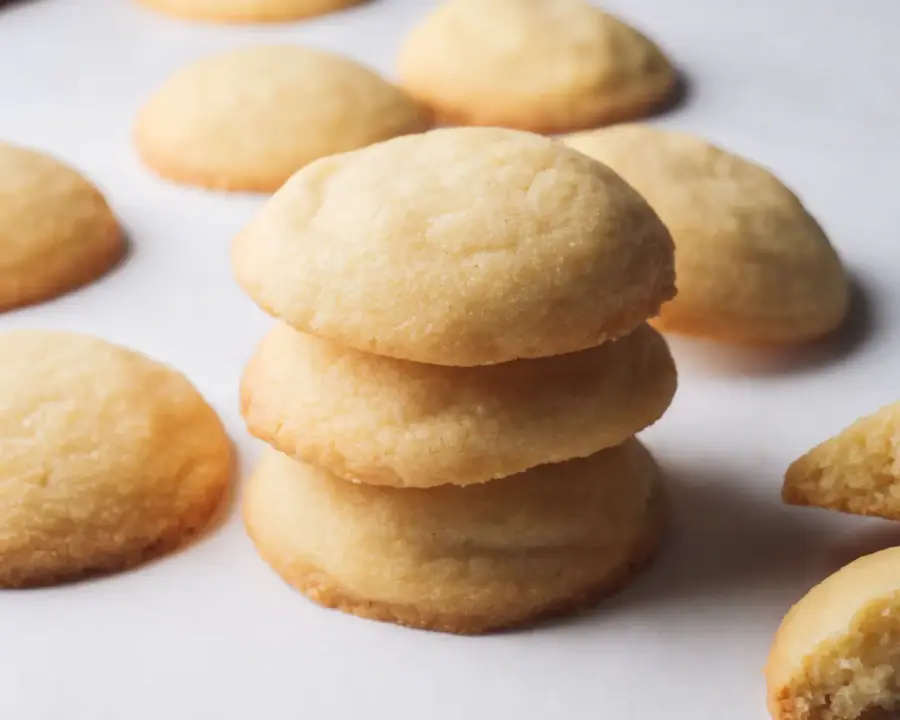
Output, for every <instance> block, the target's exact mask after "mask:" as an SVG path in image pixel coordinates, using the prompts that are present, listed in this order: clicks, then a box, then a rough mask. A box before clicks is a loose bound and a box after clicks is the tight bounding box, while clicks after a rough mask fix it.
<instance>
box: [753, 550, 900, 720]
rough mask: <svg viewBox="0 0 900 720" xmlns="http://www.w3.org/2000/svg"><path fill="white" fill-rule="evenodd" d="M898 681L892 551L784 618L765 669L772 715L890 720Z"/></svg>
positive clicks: (834, 581)
mask: <svg viewBox="0 0 900 720" xmlns="http://www.w3.org/2000/svg"><path fill="white" fill-rule="evenodd" d="M898 675H900V548H890V549H888V550H882V551H881V552H877V553H874V554H872V555H867V556H865V557H862V558H860V559H859V560H856V561H854V562H852V563H850V564H849V565H847V566H846V567H844V568H842V569H840V570H838V571H837V572H836V573H834V574H833V575H831V576H830V577H828V578H827V579H825V580H824V581H823V582H821V583H820V584H819V585H817V586H816V587H814V588H813V589H812V590H810V591H809V593H807V595H806V596H805V597H803V599H801V600H800V601H799V602H798V603H797V604H796V605H794V607H792V608H791V610H790V612H788V614H787V615H786V616H785V617H784V621H783V622H782V624H781V627H780V628H779V629H778V633H777V634H776V635H775V641H774V642H773V644H772V650H771V652H770V654H769V660H768V663H767V664H766V682H767V686H768V705H769V711H770V712H771V714H772V717H773V718H774V720H857V719H862V718H870V719H871V720H876V719H878V718H881V719H882V720H888V718H890V717H894V715H893V713H891V714H888V713H889V711H895V710H896V709H897V707H900V688H898V686H897V677H898ZM879 711H881V712H879Z"/></svg>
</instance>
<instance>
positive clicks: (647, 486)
mask: <svg viewBox="0 0 900 720" xmlns="http://www.w3.org/2000/svg"><path fill="white" fill-rule="evenodd" d="M233 263H234V270H235V275H236V278H237V280H238V282H239V283H240V285H241V286H242V287H243V289H244V290H245V291H246V292H247V293H248V294H249V295H250V296H251V297H252V298H253V299H254V300H255V301H256V302H257V303H258V304H259V305H260V306H261V307H262V308H264V309H265V310H266V311H268V312H269V313H270V314H272V315H274V316H275V317H277V318H278V319H279V321H280V322H279V324H278V325H277V326H276V327H275V328H274V329H273V330H272V331H271V332H270V334H269V335H268V336H267V337H266V338H265V339H264V340H263V342H262V344H261V345H260V346H259V348H258V349H257V351H256V353H255V355H254V357H253V358H252V360H251V361H250V363H249V365H248V367H247V369H246V372H245V375H244V378H243V382H242V388H241V397H242V409H243V413H244V417H245V419H246V421H247V424H248V426H249V428H250V430H251V432H253V433H254V434H255V435H257V436H258V437H260V438H262V439H264V440H265V441H266V442H267V443H269V444H270V445H271V446H272V449H270V450H267V454H266V455H264V457H263V459H262V461H261V463H260V465H259V467H258V468H257V471H256V473H255V474H254V477H253V479H252V480H251V483H250V486H249V488H248V490H247V493H246V495H245V506H244V516H245V521H246V524H247V527H248V530H249V532H250V535H251V536H252V538H253V540H254V542H255V543H256V545H257V548H258V550H259V552H260V554H261V555H262V557H263V558H264V559H265V560H266V561H267V562H268V563H269V564H270V565H272V567H273V568H274V569H275V570H276V571H277V572H278V573H279V574H280V575H281V576H282V577H284V578H285V579H286V580H287V581H288V582H289V583H291V584H292V585H294V586H296V587H297V588H299V589H300V590H301V591H303V592H304V593H305V594H306V595H308V596H309V597H310V598H311V599H313V600H315V601H316V602H318V603H320V604H322V605H325V606H328V607H336V608H340V609H342V610H345V611H347V612H351V613H355V614H357V615H362V616H365V617H370V618H375V619H379V620H387V621H392V622H397V623H401V624H404V625H409V626H413V627H421V628H429V629H435V630H443V631H448V632H459V633H474V632H484V631H487V630H491V629H496V628H500V627H505V626H510V625H516V624H521V623H525V622H529V621H533V620H535V619H537V618H540V617H545V616H547V615H550V614H558V613H564V612H571V611H576V610H579V609H581V608H582V607H584V606H586V605H589V604H591V603H593V602H596V601H597V600H598V599H599V598H601V597H602V596H604V595H605V594H608V593H609V592H611V591H612V590H614V589H616V588H618V587H620V586H621V585H622V584H623V583H624V582H625V581H626V580H627V579H628V578H629V577H630V576H631V575H632V574H633V573H634V572H635V571H636V570H637V569H638V568H639V567H640V566H641V565H642V564H643V563H644V562H645V561H646V560H647V559H648V558H649V557H650V555H651V554H652V552H653V550H654V549H655V547H656V545H657V542H658V539H659V536H660V531H661V528H662V525H663V516H664V512H663V501H662V497H661V488H660V480H659V475H658V470H657V467H656V465H655V463H654V462H653V459H652V458H651V457H650V455H649V454H648V453H647V451H646V450H645V449H644V448H643V447H642V446H641V444H640V443H639V442H638V441H637V440H635V439H634V437H633V436H634V434H635V433H637V432H639V431H640V430H642V429H644V428H645V427H647V426H648V425H650V424H651V423H653V422H655V421H656V420H657V419H658V418H659V417H660V416H661V415H662V414H663V413H664V412H665V410H666V408H667V407H668V405H669V403H670V402H671V399H672V396H673V394H674V392H675V387H676V373H675V367H674V365H673V362H672V359H671V356H670V355H669V352H668V349H667V346H666V344H665V342H664V341H663V339H662V338H661V337H660V336H659V335H658V334H657V333H656V331H654V330H653V329H651V328H650V327H649V326H648V325H647V324H646V322H645V321H646V320H647V319H648V318H650V317H652V316H654V315H656V313H657V312H658V310H659V307H660V305H661V304H662V303H663V302H665V301H667V300H669V299H670V298H672V297H673V295H674V293H675V288H674V271H673V248H672V240H671V238H670V236H669V233H668V231H667V230H666V228H665V227H664V226H663V224H662V222H661V221H660V220H659V218H658V217H657V216H656V214H655V213H654V212H653V211H652V210H651V209H650V207H649V206H648V205H647V204H646V202H645V201H644V200H643V199H642V198H641V196H640V195H638V193H637V192H636V191H634V190H633V189H632V188H631V187H630V186H629V185H627V184H626V183H625V182H624V181H622V180H621V179H620V178H619V177H618V176H617V175H616V174H615V173H613V172H612V171H611V170H609V169H608V168H607V167H606V166H604V165H602V164H600V163H599V162H597V161H594V160H592V159H590V158H588V157H587V156H585V155H582V154H581V153H579V152H577V151H575V150H572V149H570V148H567V147H566V146H564V145H563V144H562V143H560V142H557V141H554V140H550V139H547V138H544V137H540V136H538V135H533V134H531V133H527V132H520V131H514V130H502V129H495V128H467V129H466V128H455V129H441V130H434V131H431V132H428V133H423V134H420V135H411V136H407V137H402V138H398V139H394V140H389V141H386V142H383V143H380V144H377V145H373V146H370V147H368V148H366V149H363V150H358V151H354V152H350V153H345V154H341V155H335V156H331V157H328V158H324V159H322V160H319V161H316V162H314V163H312V164H310V165H309V166H307V167H306V168H304V169H302V170H301V171H299V172H298V173H297V174H296V175H294V176H293V177H292V178H291V179H290V180H289V181H288V182H287V183H286V184H285V185H284V186H283V187H282V188H281V189H280V190H279V191H278V192H277V193H276V194H275V195H274V196H273V197H272V198H271V199H270V200H269V201H268V203H267V204H266V206H265V207H264V209H263V210H262V212H261V213H260V214H259V215H258V216H257V217H256V218H255V219H254V220H253V221H252V222H251V224H250V225H249V226H248V227H247V228H246V229H245V230H244V232H242V233H241V235H240V236H239V237H238V238H237V239H236V241H235V243H234V247H233Z"/></svg>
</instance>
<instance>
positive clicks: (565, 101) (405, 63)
mask: <svg viewBox="0 0 900 720" xmlns="http://www.w3.org/2000/svg"><path fill="white" fill-rule="evenodd" d="M398 72H399V76H400V82H401V84H402V85H403V87H405V88H406V89H407V91H408V92H409V93H410V94H412V95H413V96H414V97H416V98H418V99H419V100H420V101H422V102H423V103H424V104H426V105H428V106H429V107H431V108H433V110H434V112H435V115H436V116H437V118H438V119H439V120H441V121H444V122H447V123H449V124H458V125H496V126H501V127H513V128H519V129H522V130H532V131H535V132H545V133H554V132H567V131H571V130H577V129H582V128H588V127H597V126H599V125H603V124H608V123H611V122H619V121H622V120H631V119H636V118H638V117H642V116H644V115H647V114H649V113H651V112H653V111H654V110H656V109H658V108H659V107H660V106H662V105H664V104H666V103H667V102H668V101H669V99H670V98H672V96H673V94H674V93H675V92H676V91H677V87H678V74H677V72H676V71H675V69H674V68H673V67H672V65H671V63H670V62H669V60H668V59H667V58H666V56H665V55H664V54H663V52H662V51H661V50H660V49H659V47H657V46H656V45H655V44H654V43H653V42H652V41H651V40H650V39H648V38H647V37H645V36H644V35H642V34H641V33H639V32H638V31H637V30H635V29H634V28H632V27H630V26H629V25H627V24H625V23H624V22H622V21H621V20H618V19H617V18H615V17H613V16H611V15H609V14H607V13H605V12H602V11H601V10H599V9H598V8H596V7H593V6H592V5H590V4H589V3H587V2H583V0H448V1H447V2H445V3H443V4H442V5H440V6H439V7H438V8H437V9H436V10H435V11H433V12H432V13H431V14H430V15H429V16H428V17H427V18H426V19H425V20H424V21H422V22H421V23H420V24H419V25H418V26H416V27H415V28H414V29H413V30H412V32H411V33H410V35H409V37H408V38H407V39H406V41H405V42H404V44H403V46H402V48H401V51H400V55H399V58H398Z"/></svg>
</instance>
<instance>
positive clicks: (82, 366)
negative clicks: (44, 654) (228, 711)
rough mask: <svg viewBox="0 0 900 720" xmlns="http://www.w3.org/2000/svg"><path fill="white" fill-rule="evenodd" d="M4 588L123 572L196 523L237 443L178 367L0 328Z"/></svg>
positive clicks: (220, 485)
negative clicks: (169, 366)
mask: <svg viewBox="0 0 900 720" xmlns="http://www.w3.org/2000/svg"><path fill="white" fill-rule="evenodd" d="M0 407H2V408H3V412H2V413H0V586H14V587H15V586H28V585H43V584H48V583H54V582H60V581H63V580H71V579H75V578H78V577H80V576H82V575H84V574H86V573H91V572H98V571H113V570H119V569H123V568H127V567H129V566H132V565H134V564H136V563H139V562H141V561H144V560H146V559H148V558H151V557H155V556H157V555H159V554H161V553H163V552H166V551H168V550H170V549H172V548H173V547H175V546H176V545H178V544H179V543H181V542H182V541H183V540H184V539H185V538H186V537H187V536H188V535H190V534H191V533H192V532H194V531H196V530H197V529H199V528H201V527H202V526H203V525H204V524H205V523H206V522H207V521H208V520H209V518H210V516H211V514H212V513H213V511H214V510H215V508H216V507H217V505H218V504H219V502H220V501H221V499H222V497H223V494H224V492H225V490H226V487H227V484H228V479H229V473H230V467H231V449H230V445H229V442H228V438H227V437H226V435H225V431H224V430H223V428H222V425H221V423H220V422H219V419H218V417H217V416H216V413H215V412H214V411H213V409H212V408H210V407H209V405H207V404H206V402H205V401H204V400H203V398H202V397H201V396H200V395H199V393H198V392H197V391H196V390H195V389H194V388H193V387H192V386H191V384H190V383H189V382H188V381H187V379H185V378H184V377H183V376H182V375H181V374H179V373H177V372H175V371H174V370H172V369H170V368H168V367H165V366H163V365H160V364H159V363H156V362H154V361H153V360H150V359H149V358H146V357H144V356H143V355H139V354H137V353H135V352H131V351H129V350H126V349H124V348H120V347H117V346H115V345H111V344H109V343H107V342H104V341H102V340H98V339H95V338H92V337H88V336H84V335H75V334H70V333H60V332H42V331H28V330H20V331H13V332H7V333H3V334H0Z"/></svg>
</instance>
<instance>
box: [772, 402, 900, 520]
mask: <svg viewBox="0 0 900 720" xmlns="http://www.w3.org/2000/svg"><path fill="white" fill-rule="evenodd" d="M782 498H783V499H784V501H785V502H786V503H788V504H790V505H814V506H817V507H821V508H826V509H828V510H838V511H840V512H845V513H852V514H854V515H874V516H877V517H883V518H888V519H891V520H900V403H894V404H893V405H887V406H885V407H883V408H881V409H880V410H878V411H877V412H875V413H873V414H872V415H868V416H866V417H864V418H861V419H859V420H857V421H856V422H855V423H853V424H852V425H851V426H850V427H848V428H847V429H845V430H843V431H842V432H841V433H839V434H838V435H837V436H835V437H833V438H830V439H828V440H826V441H825V442H823V443H821V444H820V445H817V446H816V447H814V448H813V449H812V450H810V451H809V452H808V453H806V454H805V455H804V456H803V457H801V458H798V459H797V460H795V461H794V462H793V463H791V466H790V467H789V468H788V470H787V472H786V473H785V477H784V486H783V488H782Z"/></svg>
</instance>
